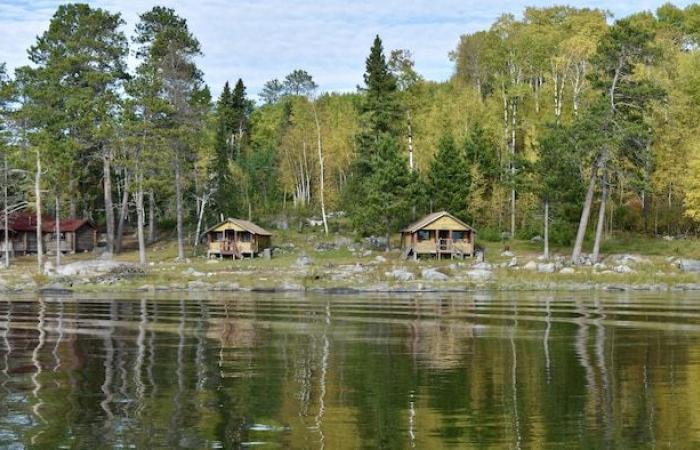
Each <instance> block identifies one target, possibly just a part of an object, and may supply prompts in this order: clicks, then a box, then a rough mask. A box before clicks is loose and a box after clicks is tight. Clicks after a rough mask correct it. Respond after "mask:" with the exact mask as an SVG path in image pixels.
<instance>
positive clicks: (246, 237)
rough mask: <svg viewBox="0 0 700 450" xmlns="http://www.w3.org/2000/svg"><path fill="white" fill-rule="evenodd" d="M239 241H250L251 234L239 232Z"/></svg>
mask: <svg viewBox="0 0 700 450" xmlns="http://www.w3.org/2000/svg"><path fill="white" fill-rule="evenodd" d="M240 236H241V238H240V239H241V242H250V238H251V234H250V233H241V235H240Z"/></svg>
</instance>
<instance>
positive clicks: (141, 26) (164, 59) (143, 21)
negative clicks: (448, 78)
mask: <svg viewBox="0 0 700 450" xmlns="http://www.w3.org/2000/svg"><path fill="white" fill-rule="evenodd" d="M135 42H136V43H137V44H138V45H140V48H139V51H138V53H137V55H138V56H139V57H140V59H141V64H143V65H145V66H148V67H150V68H151V70H152V72H153V74H154V76H155V77H156V78H157V79H158V80H159V86H160V89H161V90H160V92H159V95H160V96H161V97H162V98H163V99H164V100H165V101H166V103H167V105H168V108H169V111H168V115H169V121H170V129H169V135H168V139H169V142H170V151H171V163H172V167H173V172H174V179H173V182H174V188H175V205H176V206H175V209H176V212H175V215H176V222H177V258H178V260H183V259H184V258H185V248H184V245H185V244H184V243H185V238H184V233H185V230H184V227H185V224H184V220H185V218H184V216H185V205H184V189H185V184H186V179H185V177H186V174H187V172H188V171H187V166H188V164H189V163H191V157H192V147H191V145H190V144H191V143H190V142H189V141H188V138H190V137H191V136H192V130H193V128H196V127H197V126H199V125H200V123H199V120H200V117H199V116H198V114H197V113H198V110H197V108H196V107H195V105H194V104H193V103H194V102H193V100H194V99H195V97H196V95H197V93H198V92H199V90H200V89H201V84H202V74H201V72H200V70H199V69H198V68H197V65H196V63H195V61H194V60H195V58H196V57H198V56H199V55H201V49H200V44H199V41H198V40H197V39H196V38H195V37H194V36H193V35H192V33H191V32H190V30H189V28H188V26H187V21H186V20H185V19H184V18H182V17H180V16H178V15H177V14H175V11H174V10H172V9H170V8H165V7H161V6H156V7H154V8H153V9H151V10H150V11H148V12H146V13H144V14H142V15H141V16H140V21H139V23H138V24H137V25H136V37H135Z"/></svg>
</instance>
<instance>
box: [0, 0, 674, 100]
mask: <svg viewBox="0 0 700 450" xmlns="http://www.w3.org/2000/svg"><path fill="white" fill-rule="evenodd" d="M664 2H665V0H659V1H651V0H640V1H636V2H632V1H629V0H626V1H622V2H615V3H614V4H611V2H605V1H600V0H593V1H587V2H582V1H572V2H569V3H572V4H575V5H578V6H587V7H598V8H602V9H607V10H610V11H612V12H613V13H615V15H616V16H624V15H626V14H629V13H630V12H633V11H638V10H653V9H655V8H656V7H658V6H659V5H660V4H662V3H664ZM60 3H62V2H60V1H54V0H38V1H37V0H0V61H6V62H7V63H8V66H9V67H10V68H13V67H17V66H19V65H22V64H26V62H27V59H26V50H27V48H28V47H29V46H30V45H32V44H33V42H34V40H35V38H36V36H37V35H39V34H41V33H42V32H43V31H44V30H45V29H46V28H47V27H48V23H49V20H50V18H51V15H52V14H53V12H54V11H55V9H56V7H57V6H58V5H59V4H60ZM89 3H91V4H92V5H94V6H99V7H103V8H106V9H108V10H110V11H120V12H121V13H122V15H123V17H124V19H125V20H126V21H127V27H126V29H125V31H126V32H127V35H129V36H131V34H132V33H133V27H134V25H135V23H136V21H137V20H138V14H140V13H141V12H143V11H146V10H147V9H150V8H151V7H152V6H154V5H155V4H167V6H169V7H172V8H174V9H175V10H176V12H177V13H178V14H180V15H181V16H183V17H185V18H187V20H188V23H189V25H190V28H191V30H192V32H193V33H194V34H195V35H196V36H197V37H198V38H199V40H200V41H201V43H202V48H203V50H204V53H205V54H204V56H203V57H202V59H201V61H200V65H201V67H202V69H203V71H204V73H205V79H206V81H207V83H209V84H210V86H211V87H212V90H213V91H214V92H218V91H219V89H220V88H221V86H222V85H223V83H224V81H226V80H232V81H233V80H235V79H237V78H239V77H240V78H243V80H244V82H245V83H246V85H247V86H248V87H249V91H250V92H251V93H255V92H257V91H258V90H259V89H260V87H261V86H262V84H263V83H264V82H265V81H267V80H269V79H272V78H282V77H283V76H284V75H285V74H286V73H288V72H290V71H291V70H293V69H295V68H303V69H305V70H307V71H309V72H310V73H311V74H312V75H313V76H314V78H315V79H316V81H317V82H318V84H319V85H320V86H321V89H322V90H353V89H354V88H355V86H356V85H357V84H359V83H360V82H361V81H362V72H363V68H364V60H365V58H366V56H367V53H368V50H369V47H370V45H371V43H372V39H373V38H374V35H375V34H379V35H380V36H382V38H383V40H384V43H385V48H386V49H391V48H408V49H410V50H411V51H412V52H413V54H414V56H415V58H416V68H417V70H418V71H419V72H420V73H422V74H423V75H424V76H425V77H426V78H428V79H435V80H442V79H446V78H448V77H449V76H450V74H451V73H452V63H451V62H450V61H449V59H448V52H449V51H450V50H452V49H453V48H454V47H455V45H456V43H457V41H458V39H459V36H460V35H461V34H464V33H468V32H473V31H476V30H479V29H483V28H487V27H488V26H489V25H490V24H491V23H492V22H493V21H494V19H495V18H496V17H498V16H499V15H500V14H502V13H504V12H511V13H514V14H516V15H518V14H520V13H521V12H522V10H523V9H524V7H525V6H529V5H533V4H535V5H538V6H539V5H551V4H556V3H561V2H557V1H527V0H516V1H503V0H493V1H490V2H483V1H474V0H461V1H460V0H412V1H411V0H384V1H372V0H356V1H352V2H348V1H347V0H346V1H342V0H317V1H310V0H259V1H255V0H230V1H227V0H199V1H197V0H172V1H161V2H153V1H149V0H147V1H138V0H122V1H119V0H97V1H90V2H89ZM681 3H687V1H686V0H683V2H681Z"/></svg>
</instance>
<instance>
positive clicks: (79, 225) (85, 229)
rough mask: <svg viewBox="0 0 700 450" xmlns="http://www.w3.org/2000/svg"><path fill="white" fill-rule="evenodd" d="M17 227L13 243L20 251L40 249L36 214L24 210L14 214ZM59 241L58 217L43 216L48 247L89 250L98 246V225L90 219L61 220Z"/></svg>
mask: <svg viewBox="0 0 700 450" xmlns="http://www.w3.org/2000/svg"><path fill="white" fill-rule="evenodd" d="M10 228H11V229H12V230H13V231H14V236H13V239H12V240H13V247H14V252H15V254H17V255H27V254H31V253H36V251H37V236H36V229H37V222H36V215H34V214H30V213H23V214H17V215H14V216H13V217H12V218H11V220H10ZM58 231H59V236H58V242H56V221H55V219H54V218H52V217H49V216H45V217H42V220H41V236H42V243H43V248H44V251H45V252H47V253H54V254H55V252H56V250H57V248H58V249H59V251H60V252H61V253H78V252H88V251H92V250H94V249H95V247H96V246H97V229H96V228H95V226H94V225H93V224H92V223H90V221H88V220H86V219H65V220H59V224H58Z"/></svg>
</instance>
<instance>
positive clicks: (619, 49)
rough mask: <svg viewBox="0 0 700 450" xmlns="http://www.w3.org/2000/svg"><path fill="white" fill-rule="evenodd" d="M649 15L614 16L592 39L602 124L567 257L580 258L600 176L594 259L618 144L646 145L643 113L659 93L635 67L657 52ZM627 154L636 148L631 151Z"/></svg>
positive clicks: (594, 74) (660, 94)
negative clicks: (594, 40) (595, 43)
mask: <svg viewBox="0 0 700 450" xmlns="http://www.w3.org/2000/svg"><path fill="white" fill-rule="evenodd" d="M652 23H653V19H652V18H651V17H650V16H649V15H645V14H642V15H638V16H636V17H630V18H626V19H622V20H618V21H617V22H616V23H615V24H614V25H613V26H612V27H611V28H610V29H609V30H608V32H607V33H606V34H605V36H603V37H602V38H601V40H600V42H599V43H598V47H597V50H596V55H595V57H594V58H593V63H594V66H595V71H594V72H593V74H592V79H593V83H594V86H595V87H597V88H599V89H601V90H602V92H603V97H602V98H603V101H604V103H603V104H602V105H599V107H598V109H597V110H596V112H597V114H598V115H599V116H600V117H601V119H602V122H601V123H600V126H599V127H596V129H595V131H594V133H596V134H599V135H600V136H601V138H602V145H601V146H600V147H599V149H598V150H597V152H596V154H595V157H594V158H593V161H594V162H593V166H592V168H591V175H590V180H589V183H588V189H587V191H586V197H585V201H584V205H583V209H582V212H581V220H580V221H579V228H578V232H577V235H576V241H575V243H574V248H573V251H572V260H573V261H574V262H575V263H577V262H579V260H580V255H581V250H582V247H583V240H584V237H585V233H586V227H587V224H588V218H589V215H590V210H591V204H592V202H593V196H594V190H595V185H596V179H597V177H598V175H599V173H601V174H602V181H603V182H602V186H601V203H600V207H599V215H598V224H597V226H596V233H595V241H594V244H593V250H594V251H593V259H597V257H598V252H599V249H600V243H601V239H602V230H603V223H604V220H605V207H606V200H607V194H608V188H609V187H608V183H607V181H608V179H609V166H610V164H611V162H615V159H616V157H619V156H623V155H621V154H620V153H619V151H620V150H621V148H620V145H621V143H625V144H628V145H627V146H626V147H625V148H622V150H626V151H630V150H631V149H630V146H629V144H632V146H633V147H646V143H647V140H648V139H649V135H648V131H649V130H648V126H647V125H646V124H645V123H644V121H645V111H647V110H648V107H649V104H650V102H651V101H653V100H654V99H658V98H660V96H662V95H663V92H662V91H660V90H659V89H658V88H657V87H656V86H655V85H654V83H653V82H651V80H640V79H639V78H638V77H636V75H637V68H638V66H639V65H642V64H649V63H651V62H652V61H653V60H654V59H655V58H656V57H657V56H658V51H657V49H656V48H655V47H654V45H653V39H654V35H655V31H654V29H653V25H652ZM631 151H632V154H636V155H638V152H635V151H634V150H631Z"/></svg>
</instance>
